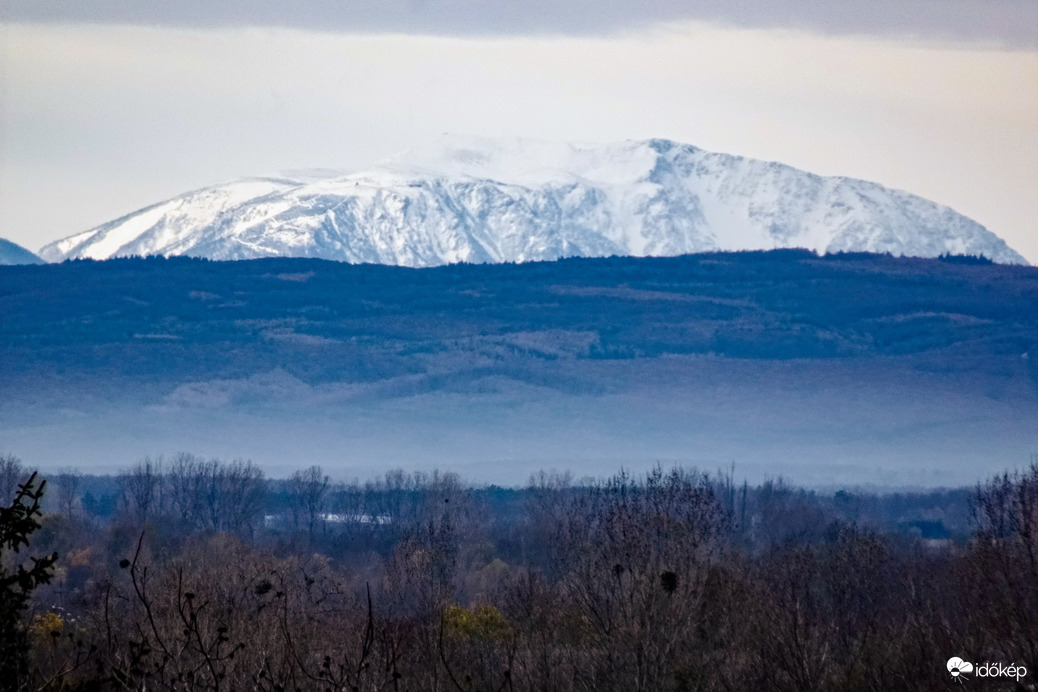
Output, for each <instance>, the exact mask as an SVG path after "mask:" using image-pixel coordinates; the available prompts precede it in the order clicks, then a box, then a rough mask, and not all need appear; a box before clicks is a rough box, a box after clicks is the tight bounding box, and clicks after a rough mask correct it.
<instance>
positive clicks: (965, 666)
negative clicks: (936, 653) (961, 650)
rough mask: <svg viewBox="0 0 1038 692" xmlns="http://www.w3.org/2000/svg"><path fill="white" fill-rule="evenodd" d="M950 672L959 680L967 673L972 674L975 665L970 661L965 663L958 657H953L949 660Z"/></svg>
mask: <svg viewBox="0 0 1038 692" xmlns="http://www.w3.org/2000/svg"><path fill="white" fill-rule="evenodd" d="M948 672H949V673H951V676H952V677H953V678H958V677H959V676H960V675H963V674H965V673H972V672H973V664H972V663H970V662H969V661H963V660H962V659H961V658H959V657H958V656H952V657H951V658H949V659H948Z"/></svg>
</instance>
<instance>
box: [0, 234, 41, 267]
mask: <svg viewBox="0 0 1038 692" xmlns="http://www.w3.org/2000/svg"><path fill="white" fill-rule="evenodd" d="M0 264H43V260H42V259H40V258H39V257H37V256H36V255H35V254H33V253H32V252H29V251H28V250H26V249H25V248H23V247H22V246H21V245H17V244H15V243H12V242H11V241H10V240H4V239H3V238H0Z"/></svg>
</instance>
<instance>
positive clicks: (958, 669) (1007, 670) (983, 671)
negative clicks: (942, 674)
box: [947, 656, 1027, 682]
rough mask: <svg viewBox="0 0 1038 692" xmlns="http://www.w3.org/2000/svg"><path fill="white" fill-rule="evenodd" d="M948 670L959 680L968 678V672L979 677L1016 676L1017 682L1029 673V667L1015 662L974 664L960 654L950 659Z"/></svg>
mask: <svg viewBox="0 0 1038 692" xmlns="http://www.w3.org/2000/svg"><path fill="white" fill-rule="evenodd" d="M947 667H948V672H949V673H951V676H952V678H954V679H955V680H956V681H958V682H962V681H963V680H968V679H969V678H967V677H966V674H967V673H974V674H975V675H976V677H978V678H1016V681H1017V682H1020V678H1023V677H1025V676H1026V675H1027V668H1024V667H1023V666H1018V665H1016V664H1015V663H1010V664H1009V665H1006V664H1004V663H978V664H977V665H976V666H974V665H973V664H972V663H970V662H969V661H963V660H962V659H961V658H959V657H958V656H952V657H951V658H949V659H948V665H947Z"/></svg>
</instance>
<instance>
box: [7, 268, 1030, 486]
mask: <svg viewBox="0 0 1038 692" xmlns="http://www.w3.org/2000/svg"><path fill="white" fill-rule="evenodd" d="M0 314H2V315H3V326H4V328H3V330H0V363H2V364H3V371H2V373H0V376H2V379H3V382H2V388H3V391H4V393H5V397H4V401H3V402H0V430H2V431H4V434H3V436H2V437H0V445H3V446H5V447H7V448H8V449H7V451H11V452H13V453H17V454H19V455H20V456H22V457H23V458H26V459H28V460H30V461H33V462H37V463H45V462H47V463H53V464H54V465H55V466H60V465H63V464H68V463H73V462H75V463H77V464H78V463H82V464H86V465H90V464H93V465H94V467H96V468H101V467H103V466H104V464H110V465H111V467H112V468H118V467H119V466H120V465H125V464H126V463H129V462H132V461H134V460H135V459H136V458H138V457H140V456H143V455H144V454H157V453H163V452H171V451H177V450H182V449H187V450H190V451H194V452H198V453H203V454H209V453H211V454H220V455H224V456H228V457H233V456H239V455H241V456H250V457H252V458H254V459H256V460H257V461H260V462H261V463H263V464H264V465H266V466H268V467H269V468H271V469H273V470H276V469H277V468H278V464H284V467H285V468H290V467H298V466H299V465H300V463H301V460H302V461H306V463H311V462H316V463H323V464H325V465H326V466H327V467H328V468H329V469H338V471H339V472H340V473H343V474H345V473H356V474H364V473H368V472H371V471H373V470H377V469H383V468H385V467H386V466H425V467H428V466H431V465H440V466H447V467H456V468H459V470H463V471H465V472H466V474H467V475H468V476H469V477H474V478H477V479H478V478H486V479H488V480H494V481H499V482H521V481H523V480H524V479H525V475H526V474H527V473H529V472H530V471H531V470H536V469H537V468H540V467H543V466H555V467H560V468H561V467H570V468H574V470H575V471H577V472H578V473H580V472H587V473H595V472H596V470H597V469H599V468H602V469H604V470H612V469H613V468H615V466H616V465H617V464H618V463H623V464H628V465H634V466H637V465H638V464H647V463H653V462H654V461H657V460H677V461H683V462H685V463H696V464H700V465H704V464H705V465H708V466H710V465H727V464H728V463H730V462H735V463H736V465H737V467H739V468H741V469H743V470H744V471H745V472H746V473H747V474H751V475H754V476H755V477H758V478H762V477H765V476H768V475H771V476H775V475H785V476H788V477H791V478H794V479H796V480H800V481H803V482H818V483H824V482H837V481H846V480H848V479H850V480H852V481H854V482H864V483H880V484H896V483H920V484H926V485H943V484H954V483H960V482H966V483H968V482H971V481H972V480H974V479H976V478H979V477H981V476H982V475H984V474H985V473H987V472H989V471H997V470H1000V469H1003V468H1005V467H1006V466H1008V465H1012V464H1014V463H1017V462H1019V461H1026V460H1027V459H1028V458H1029V454H1030V453H1032V452H1035V451H1038V425H1036V422H1038V269H1035V268H1032V267H1026V266H1012V265H999V264H991V263H988V262H987V261H985V260H983V259H979V258H968V257H967V258H963V257H945V258H940V259H916V258H895V257H890V256H884V255H871V254H864V253H855V254H844V255H841V254H832V255H826V256H824V257H819V256H817V255H815V254H814V253H812V252H808V251H803V250H777V251H771V252H741V253H709V254H699V255H687V256H681V257H670V258H616V257H614V258H602V259H567V260H560V261H556V262H534V263H526V264H496V265H493V264H487V265H468V264H462V265H448V266H442V267H435V268H427V269H412V268H404V267H391V266H383V265H349V264H343V263H337V262H330V261H324V260H313V259H264V260H248V261H236V262H212V261H205V260H194V259H187V258H171V259H157V258H151V259H117V260H108V261H104V262H95V261H74V262H67V263H63V264H60V265H45V266H25V267H5V268H3V269H0ZM73 457H75V459H74V458H73ZM714 467H716V466H714Z"/></svg>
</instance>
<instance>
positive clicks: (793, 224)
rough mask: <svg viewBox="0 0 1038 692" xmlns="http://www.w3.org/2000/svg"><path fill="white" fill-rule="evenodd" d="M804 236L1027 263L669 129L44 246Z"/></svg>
mask: <svg viewBox="0 0 1038 692" xmlns="http://www.w3.org/2000/svg"><path fill="white" fill-rule="evenodd" d="M780 247H803V248H808V249H812V250H815V251H817V252H821V253H825V252H838V251H865V252H889V253H892V254H895V255H912V256H922V257H934V256H937V255H940V254H944V253H952V254H977V255H984V256H986V257H988V258H990V259H992V260H994V261H996V262H1003V263H1012V264H1026V261H1025V260H1024V259H1023V257H1021V256H1020V255H1019V254H1018V253H1016V252H1015V251H1013V250H1012V249H1011V248H1010V247H1009V246H1008V245H1006V243H1005V242H1004V241H1003V240H1002V239H1000V238H999V237H998V236H996V235H994V234H993V233H991V232H989V231H988V230H987V229H985V228H984V227H983V226H981V225H980V224H978V223H976V222H974V221H972V220H971V219H968V218H966V217H964V216H962V215H961V214H958V213H956V212H955V211H953V210H952V209H949V208H947V207H944V206H941V205H938V204H935V203H933V202H929V201H927V200H924V199H922V198H919V197H916V196H914V195H911V194H908V193H906V192H901V191H897V190H890V189H887V188H884V187H882V186H880V185H877V184H875V183H869V182H864V181H860V180H853V179H849V178H824V177H820V176H816V175H813V174H810V173H805V172H803V171H799V170H797V169H794V168H791V167H789V166H785V165H782V164H778V163H771V162H764V161H757V160H753V159H746V158H742V157H737V156H729V155H725V154H714V153H710V152H706V151H703V150H701V149H698V148H696V147H693V146H689V145H684V144H677V143H674V142H670V141H667V140H650V141H645V142H634V141H629V142H624V143H620V144H612V145H571V144H554V143H546V142H532V141H525V140H465V139H457V138H447V139H445V140H444V141H442V142H440V143H439V144H438V145H437V146H435V147H430V148H420V149H415V150H412V151H410V152H407V153H405V154H403V155H401V156H398V157H396V158H393V159H390V160H388V161H385V162H383V163H382V164H380V165H379V166H377V167H375V168H373V169H372V170H370V171H365V172H360V173H355V174H350V175H345V176H341V177H336V178H329V179H325V180H317V181H307V182H303V181H291V180H271V179H258V180H244V181H235V182H232V183H227V184H224V185H218V186H214V187H210V188H205V189H202V190H198V191H195V192H190V193H188V194H185V195H183V196H181V197H177V198H175V199H172V200H169V201H167V202H164V203H161V204H158V205H155V206H152V207H149V208H147V209H143V210H141V211H138V212H135V213H133V214H130V215H128V216H126V217H123V218H121V219H118V220H115V221H112V222H110V223H108V224H105V225H103V226H99V227H98V228H95V229H92V230H89V231H86V232H85V233H81V234H78V235H76V236H72V237H70V238H67V239H65V240H61V241H58V242H56V243H53V244H51V245H48V246H46V247H45V248H43V250H41V255H42V256H43V257H44V259H47V260H48V261H60V260H62V259H66V258H78V257H84V258H85V257H89V258H94V259H105V258H109V257H118V256H130V255H164V256H170V255H191V256H198V257H208V258H211V259H250V258H259V257H319V258H324V259H333V260H342V261H347V262H352V263H362V262H370V263H377V264H393V265H402V266H413V267H422V266H434V265H440V264H447V263H452V262H479V263H482V262H510V261H511V262H525V261H533V260H553V259H558V258H560V257H568V256H608V255H633V256H667V255H679V254H684V253H691V252H704V251H716V250H750V249H771V248H780Z"/></svg>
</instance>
